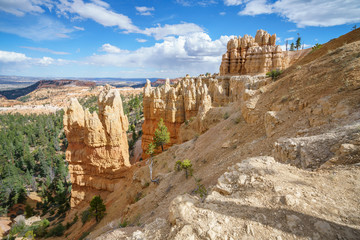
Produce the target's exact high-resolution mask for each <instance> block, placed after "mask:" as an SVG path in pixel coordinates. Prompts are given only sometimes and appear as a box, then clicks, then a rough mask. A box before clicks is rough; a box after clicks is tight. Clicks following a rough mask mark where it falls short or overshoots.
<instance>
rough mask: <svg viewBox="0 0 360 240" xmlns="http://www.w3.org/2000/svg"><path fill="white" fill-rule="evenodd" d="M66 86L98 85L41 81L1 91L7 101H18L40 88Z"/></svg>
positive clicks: (81, 82)
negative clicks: (17, 99)
mask: <svg viewBox="0 0 360 240" xmlns="http://www.w3.org/2000/svg"><path fill="white" fill-rule="evenodd" d="M65 85H74V86H84V87H92V86H95V85H96V84H95V83H94V82H89V81H78V80H67V79H64V80H41V81H38V82H36V83H34V84H32V85H31V86H29V87H26V88H18V89H14V90H6V91H0V96H1V95H3V96H4V97H6V98H7V99H16V98H18V97H22V96H25V95H27V94H29V93H31V92H33V91H35V90H36V89H40V88H56V87H60V86H65Z"/></svg>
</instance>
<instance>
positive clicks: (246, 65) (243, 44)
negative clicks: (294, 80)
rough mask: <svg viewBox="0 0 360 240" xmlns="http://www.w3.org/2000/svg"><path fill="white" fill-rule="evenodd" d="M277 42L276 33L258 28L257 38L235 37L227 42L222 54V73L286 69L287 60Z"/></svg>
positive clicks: (257, 72)
mask: <svg viewBox="0 0 360 240" xmlns="http://www.w3.org/2000/svg"><path fill="white" fill-rule="evenodd" d="M275 44H276V34H273V35H270V34H269V33H267V32H266V31H264V30H258V31H257V33H256V36H255V38H253V37H252V36H248V35H245V36H244V37H240V36H239V37H238V38H237V37H235V38H233V39H231V40H230V41H229V42H228V44H227V52H226V53H225V54H224V55H223V56H222V62H221V65H220V75H240V74H251V75H253V74H261V73H266V72H268V71H271V70H272V69H284V68H285V67H286V66H287V60H286V57H285V54H283V52H282V49H281V47H280V46H279V45H275Z"/></svg>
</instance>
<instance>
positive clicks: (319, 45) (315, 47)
mask: <svg viewBox="0 0 360 240" xmlns="http://www.w3.org/2000/svg"><path fill="white" fill-rule="evenodd" d="M321 47H322V44H319V43H316V44H315V45H314V46H313V47H312V48H311V49H312V50H311V52H315V51H316V50H318V49H320V48H321Z"/></svg>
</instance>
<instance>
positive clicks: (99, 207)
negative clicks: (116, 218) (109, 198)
mask: <svg viewBox="0 0 360 240" xmlns="http://www.w3.org/2000/svg"><path fill="white" fill-rule="evenodd" d="M89 211H90V213H91V215H92V216H95V219H96V222H99V221H100V220H101V219H102V218H103V217H104V216H105V212H106V207H105V205H104V203H103V200H102V199H101V197H100V196H94V197H93V199H92V200H91V202H90V210H89Z"/></svg>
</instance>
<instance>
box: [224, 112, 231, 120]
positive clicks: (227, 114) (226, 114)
mask: <svg viewBox="0 0 360 240" xmlns="http://www.w3.org/2000/svg"><path fill="white" fill-rule="evenodd" d="M229 117H230V115H229V113H228V112H226V113H225V114H224V116H223V118H224V119H225V120H226V119H228V118H229Z"/></svg>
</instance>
